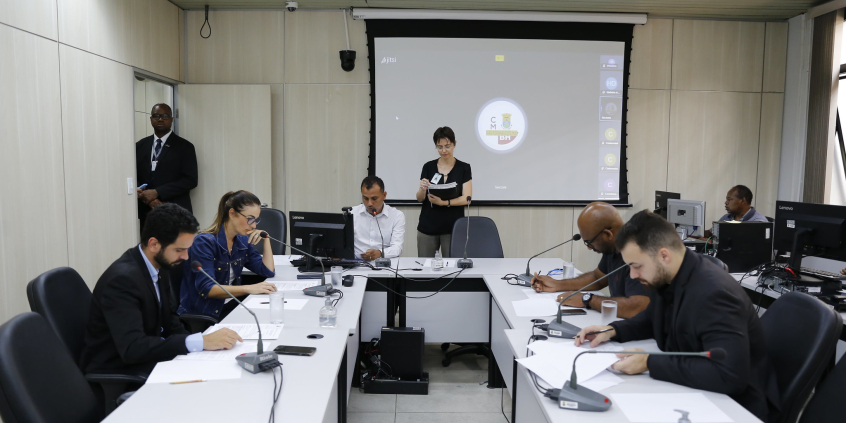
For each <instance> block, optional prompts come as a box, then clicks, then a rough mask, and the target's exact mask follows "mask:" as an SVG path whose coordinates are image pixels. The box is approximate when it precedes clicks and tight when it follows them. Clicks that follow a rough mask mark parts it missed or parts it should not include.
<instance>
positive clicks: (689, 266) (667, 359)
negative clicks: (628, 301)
mask: <svg viewBox="0 0 846 423" xmlns="http://www.w3.org/2000/svg"><path fill="white" fill-rule="evenodd" d="M616 244H617V249H619V250H620V252H621V253H622V254H623V260H624V261H625V262H626V263H628V264H629V266H630V267H629V269H630V273H631V277H632V279H636V280H639V281H640V282H641V283H642V284H644V286H645V287H646V288H648V289H650V290H652V291H653V292H652V294H653V295H652V299H651V301H650V302H649V306H647V308H646V310H644V311H643V312H641V313H640V314H638V315H637V316H634V317H632V318H631V319H628V320H621V321H617V322H613V323H611V324H610V325H609V326H588V327H586V328H583V329H582V330H581V332H579V334H578V336H577V338H576V345H577V346H578V345H580V344H581V343H583V342H588V341H590V346H591V347H596V346H597V345H599V343H601V342H604V341H607V340H609V339H610V340H614V341H618V342H628V341H636V340H640V339H650V338H654V339H655V341H656V342H657V343H658V348H660V349H661V351H666V352H700V351H711V350H714V349H716V348H721V349H723V350H725V351H726V357H725V358H724V359H721V360H712V359H710V358H706V357H684V356H659V355H652V354H626V353H625V351H622V352H621V353H620V354H617V356H618V357H620V358H622V359H621V360H620V361H618V362H616V363H614V365H613V366H612V367H613V368H614V369H615V370H618V371H620V372H623V373H626V374H638V373H643V372H646V371H648V372H649V376H651V377H652V378H653V379H658V380H663V381H667V382H672V383H677V384H679V385H684V386H689V387H691V388H696V389H704V390H708V391H713V392H719V393H723V394H726V395H728V396H730V397H731V398H732V399H733V400H735V401H737V403H739V404H740V405H742V406H743V407H744V408H746V409H747V410H749V412H750V413H752V414H754V415H755V416H757V417H758V418H759V419H761V420H763V421H765V422H772V421H775V419H776V418H777V417H778V404H779V399H778V390H777V386H776V379H775V373H773V368H772V365H771V364H770V361H769V359H768V358H767V350H766V345H765V344H766V340H765V339H764V330H763V327H762V326H761V321H760V320H759V319H758V314H757V313H756V312H755V307H753V306H752V302H751V301H749V296H748V295H746V293H745V292H743V288H741V287H740V284H738V283H737V281H736V280H734V278H733V277H731V275H729V274H728V273H727V272H726V271H725V270H723V269H722V268H720V267H719V266H718V265H716V264H714V263H713V262H711V261H710V260H707V259H706V258H705V256H703V255H701V254H698V253H696V252H693V251H690V250H688V249H687V248H685V246H684V244H683V243H682V241H681V239H680V238H679V236H678V235H677V234H676V231H675V229H674V228H673V225H672V224H670V223H669V222H667V221H666V220H665V219H664V218H663V217H661V216H659V215H657V214H654V213H652V212H649V211H647V210H644V211H641V212H639V213H637V214H635V215H634V216H632V218H631V220H629V222H628V223H626V224H625V225H623V227H622V228H621V229H620V231H619V232H618V233H617V239H616ZM604 329H610V330H609V331H608V332H604V333H600V334H596V335H587V334H588V333H589V332H596V331H601V330H604ZM629 351H643V350H639V349H632V350H629Z"/></svg>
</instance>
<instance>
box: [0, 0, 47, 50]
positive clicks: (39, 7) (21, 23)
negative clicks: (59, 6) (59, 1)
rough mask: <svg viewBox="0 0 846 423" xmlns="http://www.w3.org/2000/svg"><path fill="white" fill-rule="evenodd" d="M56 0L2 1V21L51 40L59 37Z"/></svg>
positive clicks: (0, 21)
mask: <svg viewBox="0 0 846 423" xmlns="http://www.w3.org/2000/svg"><path fill="white" fill-rule="evenodd" d="M56 13H57V12H56V0H26V1H21V0H4V1H0V23H4V24H6V25H9V26H13V27H15V28H19V29H22V30H24V31H27V32H31V33H33V34H36V35H40V36H42V37H45V38H49V39H51V40H56V39H57V37H58V29H57V28H56Z"/></svg>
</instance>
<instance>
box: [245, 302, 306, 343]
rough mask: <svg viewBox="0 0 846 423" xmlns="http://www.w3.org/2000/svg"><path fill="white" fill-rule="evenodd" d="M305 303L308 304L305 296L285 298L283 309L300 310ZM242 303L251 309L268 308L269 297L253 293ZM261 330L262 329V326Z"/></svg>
mask: <svg viewBox="0 0 846 423" xmlns="http://www.w3.org/2000/svg"><path fill="white" fill-rule="evenodd" d="M306 304H308V299H306V298H285V310H302V309H303V307H305V305H306ZM244 305H245V306H247V307H248V308H250V309H252V310H256V309H265V310H270V298H269V297H268V296H267V295H255V296H252V297H250V298H249V299H248V300H247V301H245V302H244ZM262 331H264V328H262ZM262 335H264V334H262Z"/></svg>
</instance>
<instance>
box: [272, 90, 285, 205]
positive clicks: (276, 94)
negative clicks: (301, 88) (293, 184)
mask: <svg viewBox="0 0 846 423" xmlns="http://www.w3.org/2000/svg"><path fill="white" fill-rule="evenodd" d="M284 113H285V88H284V85H282V84H273V85H271V86H270V154H271V163H273V166H271V170H270V173H271V175H272V178H273V196H272V198H271V199H268V201H267V202H268V203H272V207H273V208H275V209H279V210H283V211H284V210H286V209H285V189H286V185H287V184H286V180H285V114H284ZM271 200H272V201H271Z"/></svg>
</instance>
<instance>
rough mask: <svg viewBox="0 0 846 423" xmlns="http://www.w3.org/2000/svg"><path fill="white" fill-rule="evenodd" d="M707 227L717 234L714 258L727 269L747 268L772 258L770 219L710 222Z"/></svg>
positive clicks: (737, 270) (733, 271) (736, 271)
mask: <svg viewBox="0 0 846 423" xmlns="http://www.w3.org/2000/svg"><path fill="white" fill-rule="evenodd" d="M711 231H712V232H713V233H714V236H715V237H717V238H719V244H718V245H717V258H718V259H720V260H722V262H723V263H725V264H726V266H728V268H729V272H732V273H740V272H748V271H750V270H752V269H754V268H755V267H757V266H759V265H761V264H764V263H769V262H771V261H772V260H773V237H774V235H773V224H772V223H771V222H743V223H740V222H736V223H731V222H714V225H713V226H712V229H711ZM718 233H719V235H718Z"/></svg>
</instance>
